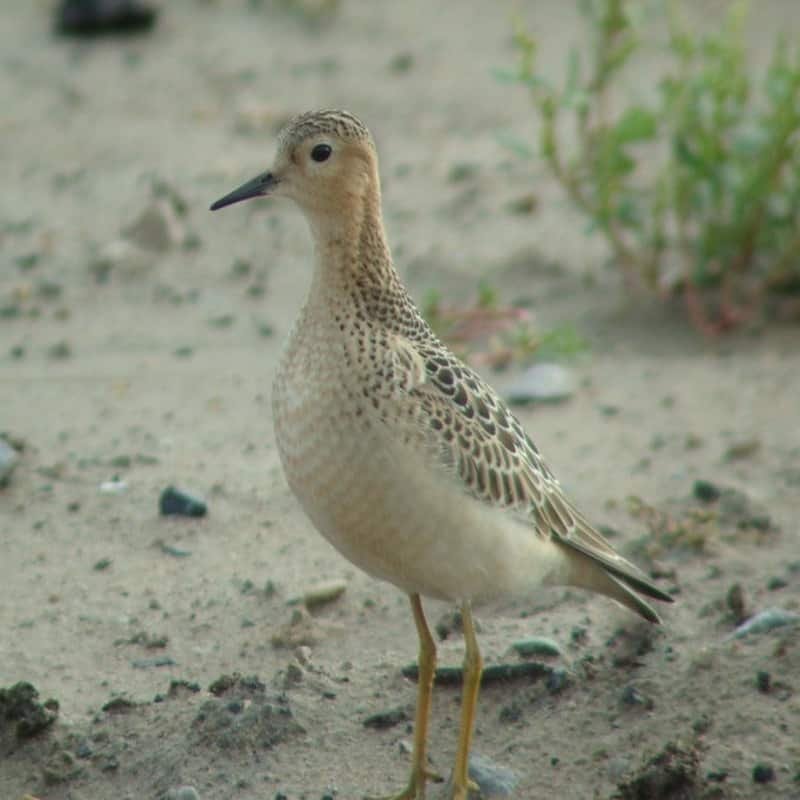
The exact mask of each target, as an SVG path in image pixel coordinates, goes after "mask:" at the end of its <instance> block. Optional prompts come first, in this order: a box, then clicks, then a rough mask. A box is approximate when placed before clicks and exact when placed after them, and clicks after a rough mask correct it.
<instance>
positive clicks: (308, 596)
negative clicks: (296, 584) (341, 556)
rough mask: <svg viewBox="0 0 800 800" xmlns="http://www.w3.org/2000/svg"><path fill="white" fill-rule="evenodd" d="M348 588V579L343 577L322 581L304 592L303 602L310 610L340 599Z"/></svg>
mask: <svg viewBox="0 0 800 800" xmlns="http://www.w3.org/2000/svg"><path fill="white" fill-rule="evenodd" d="M346 589H347V581H345V580H342V579H341V578H334V579H332V580H328V581H321V582H320V583H317V584H314V585H313V586H311V587H309V588H308V589H306V591H305V592H303V603H304V605H305V607H306V608H307V609H308V610H309V611H313V610H314V609H316V608H320V607H321V606H324V605H327V604H328V603H332V602H333V601H334V600H338V599H339V598H340V597H341V596H342V595H343V594H344V593H345V590H346Z"/></svg>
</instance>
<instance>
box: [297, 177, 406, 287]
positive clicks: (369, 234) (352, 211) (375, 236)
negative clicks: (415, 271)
mask: <svg viewBox="0 0 800 800" xmlns="http://www.w3.org/2000/svg"><path fill="white" fill-rule="evenodd" d="M310 222H311V231H312V234H313V237H314V246H315V251H316V264H315V268H314V278H313V281H312V285H311V297H310V298H309V299H310V300H312V301H313V299H314V298H315V296H316V297H317V298H319V299H321V298H323V297H332V296H333V297H335V296H341V295H342V294H346V295H348V294H352V293H353V292H356V293H358V292H359V291H366V292H374V291H375V290H378V291H380V290H381V289H385V290H392V289H393V288H394V287H396V286H397V285H398V284H399V278H398V276H397V273H396V271H395V268H394V265H393V263H392V255H391V252H390V250H389V245H388V243H387V241H386V232H385V231H384V228H383V220H382V217H381V202H380V193H379V191H377V190H373V191H370V192H368V193H367V194H366V195H364V196H362V197H359V198H357V199H356V200H354V201H353V202H351V203H349V204H348V206H347V207H346V208H342V209H341V210H337V213H336V214H331V215H326V216H324V217H316V218H312V219H311V221H310Z"/></svg>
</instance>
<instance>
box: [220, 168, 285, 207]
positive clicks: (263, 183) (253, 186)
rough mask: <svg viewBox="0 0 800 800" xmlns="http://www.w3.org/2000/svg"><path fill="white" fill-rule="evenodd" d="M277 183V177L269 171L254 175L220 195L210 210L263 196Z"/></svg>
mask: <svg viewBox="0 0 800 800" xmlns="http://www.w3.org/2000/svg"><path fill="white" fill-rule="evenodd" d="M277 185H278V179H277V178H276V177H275V176H274V175H273V174H272V173H271V172H262V173H261V175H256V177H255V178H253V179H252V180H250V181H247V183H243V184H242V185H241V186H240V187H239V188H238V189H234V190H233V191H232V192H231V193H230V194H226V195H225V197H221V198H220V199H219V200H217V202H216V203H214V204H213V205H212V206H211V210H212V211H216V210H217V209H218V208H224V207H225V206H229V205H231V204H233V203H238V202H240V201H242V200H249V199H250V198H251V197H263V196H264V195H267V194H269V193H270V192H271V191H272V190H273V189H274V188H275V187H276V186H277Z"/></svg>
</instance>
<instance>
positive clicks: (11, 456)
mask: <svg viewBox="0 0 800 800" xmlns="http://www.w3.org/2000/svg"><path fill="white" fill-rule="evenodd" d="M18 463H19V453H17V451H16V450H15V449H14V448H13V447H12V446H11V445H10V444H9V443H8V442H7V441H6V440H5V439H4V438H3V437H2V436H0V489H2V488H3V487H4V486H8V483H9V481H10V480H11V473H12V472H13V471H14V470H15V469H16V466H17V464H18Z"/></svg>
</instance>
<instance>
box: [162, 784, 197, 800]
mask: <svg viewBox="0 0 800 800" xmlns="http://www.w3.org/2000/svg"><path fill="white" fill-rule="evenodd" d="M166 800H200V795H199V794H198V793H197V789H195V788H194V786H177V787H175V788H174V789H170V790H169V791H168V792H167V795H166Z"/></svg>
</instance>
